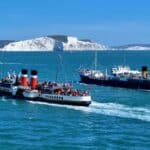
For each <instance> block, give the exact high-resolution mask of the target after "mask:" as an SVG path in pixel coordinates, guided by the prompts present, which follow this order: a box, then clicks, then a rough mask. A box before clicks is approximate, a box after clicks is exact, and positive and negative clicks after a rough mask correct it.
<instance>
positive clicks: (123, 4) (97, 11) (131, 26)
mask: <svg viewBox="0 0 150 150" xmlns="http://www.w3.org/2000/svg"><path fill="white" fill-rule="evenodd" d="M0 20H1V21H0V39H15V40H17V39H28V38H34V37H37V36H43V35H51V34H67V35H74V36H78V37H79V38H91V39H93V40H95V41H97V42H101V43H103V44H107V45H122V44H127V43H150V1H149V0H1V1H0Z"/></svg>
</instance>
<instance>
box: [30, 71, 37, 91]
mask: <svg viewBox="0 0 150 150" xmlns="http://www.w3.org/2000/svg"><path fill="white" fill-rule="evenodd" d="M30 86H31V89H32V90H35V89H36V87H37V71H36V70H32V71H31V80H30Z"/></svg>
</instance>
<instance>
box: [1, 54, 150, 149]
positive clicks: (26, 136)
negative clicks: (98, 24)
mask: <svg viewBox="0 0 150 150" xmlns="http://www.w3.org/2000/svg"><path fill="white" fill-rule="evenodd" d="M94 55H95V53H94V52H63V53H57V52H53V53H48V52H43V53H24V52H21V53H18V52H17V53H16V52H1V53H0V76H1V77H2V76H4V75H6V74H7V72H8V71H10V70H15V71H16V72H19V71H20V70H21V69H22V68H28V69H29V70H31V69H37V70H38V72H39V75H38V78H39V80H40V81H44V80H50V81H56V80H57V81H59V82H71V83H72V84H73V85H74V86H75V87H77V88H81V89H87V90H89V91H90V92H91V95H92V99H93V102H92V104H91V106H89V107H75V106H67V105H66V106H61V105H55V104H46V103H35V102H26V101H19V100H15V99H7V98H6V97H4V96H3V97H0V149H2V150H4V149H6V150H9V149H10V150H12V149H15V150H16V149H18V150H20V149H21V150H23V149H24V150H27V149H29V150H30V149H31V150H35V149H41V150H42V149H44V150H46V149H56V150H57V149H64V150H66V149H75V150H78V149H79V150H80V149H81V150H82V149H94V150H95V149H98V150H99V149H100V150H103V149H104V150H105V149H108V150H111V149H115V150H116V149H117V150H118V149H119V150H126V149H130V150H149V149H150V92H147V91H140V90H129V89H121V88H112V87H100V86H95V85H84V84H79V83H78V81H79V75H78V68H79V67H81V66H84V67H88V68H92V67H93V66H94V65H93V62H94ZM149 58H150V52H146V51H140V52H137V51H132V52H131V51H126V52H124V51H102V52H98V69H101V70H103V71H105V69H106V68H107V70H110V69H111V67H113V66H115V65H116V66H117V65H124V64H126V65H129V66H130V67H131V68H133V69H140V68H141V66H142V65H147V66H148V67H149V68H150V60H149Z"/></svg>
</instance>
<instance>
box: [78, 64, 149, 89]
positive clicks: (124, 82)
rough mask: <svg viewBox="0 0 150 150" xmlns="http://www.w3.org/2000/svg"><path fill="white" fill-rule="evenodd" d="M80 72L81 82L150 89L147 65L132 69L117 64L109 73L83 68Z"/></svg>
mask: <svg viewBox="0 0 150 150" xmlns="http://www.w3.org/2000/svg"><path fill="white" fill-rule="evenodd" d="M79 74H80V82H81V83H86V84H95V85H101V86H111V87H120V88H129V89H142V90H150V76H149V75H148V67H147V66H142V69H141V71H138V70H131V69H130V67H127V66H117V67H114V68H112V69H111V73H110V74H109V75H108V74H107V72H106V73H103V72H102V71H100V70H90V69H85V68H83V69H80V70H79Z"/></svg>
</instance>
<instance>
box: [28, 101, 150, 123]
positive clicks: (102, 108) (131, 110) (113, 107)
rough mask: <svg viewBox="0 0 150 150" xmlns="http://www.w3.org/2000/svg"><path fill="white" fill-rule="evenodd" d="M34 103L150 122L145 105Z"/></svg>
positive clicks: (148, 112)
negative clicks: (85, 105)
mask: <svg viewBox="0 0 150 150" xmlns="http://www.w3.org/2000/svg"><path fill="white" fill-rule="evenodd" d="M30 103H32V104H42V105H49V106H54V107H64V108H68V109H73V110H78V111H83V112H86V113H96V114H103V115H108V116H116V117H122V118H131V119H139V120H143V121H148V122H150V109H149V108H144V107H130V106H127V105H122V104H117V103H99V102H95V101H94V102H92V104H91V105H90V106H89V107H82V106H69V105H59V104H49V103H43V102H31V101H30Z"/></svg>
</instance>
